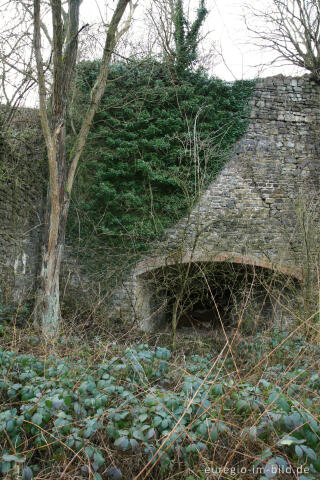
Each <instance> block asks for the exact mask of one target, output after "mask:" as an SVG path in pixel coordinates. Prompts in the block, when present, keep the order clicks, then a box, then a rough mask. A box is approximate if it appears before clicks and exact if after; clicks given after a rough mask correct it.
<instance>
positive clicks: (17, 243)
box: [0, 109, 46, 306]
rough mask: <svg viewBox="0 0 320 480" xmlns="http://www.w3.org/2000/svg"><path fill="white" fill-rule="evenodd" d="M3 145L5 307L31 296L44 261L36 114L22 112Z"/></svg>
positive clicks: (0, 210)
mask: <svg viewBox="0 0 320 480" xmlns="http://www.w3.org/2000/svg"><path fill="white" fill-rule="evenodd" d="M0 142H1V145H0V147H1V148H0V306H6V305H10V304H12V303H14V304H19V303H22V302H24V301H26V300H28V299H30V298H31V297H32V294H33V290H34V285H35V279H36V274H37V271H38V265H39V260H40V238H41V227H42V214H43V196H44V191H45V188H44V178H45V165H46V164H45V155H44V143H43V140H42V135H41V130H40V126H39V121H38V114H37V112H36V111H35V110H32V109H23V110H21V111H19V113H18V115H17V117H16V119H15V120H14V123H13V125H12V126H11V128H10V130H9V131H7V132H2V135H1V139H0Z"/></svg>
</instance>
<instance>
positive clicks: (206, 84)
mask: <svg viewBox="0 0 320 480" xmlns="http://www.w3.org/2000/svg"><path fill="white" fill-rule="evenodd" d="M98 67H99V62H85V63H82V64H81V65H80V66H79V70H78V80H77V93H76V95H75V101H74V107H73V112H71V113H72V114H73V120H72V122H71V123H72V125H71V126H72V128H73V129H74V128H77V118H79V116H81V112H82V110H83V109H84V108H85V107H86V105H87V104H88V102H89V101H90V99H89V98H88V95H89V93H88V92H89V91H90V87H91V86H92V84H93V82H94V81H95V78H96V75H97V72H98ZM252 89H253V82H249V81H242V82H235V83H232V84H231V83H226V82H223V81H222V80H219V79H217V78H210V77H209V76H208V75H206V74H205V73H204V72H203V71H197V72H191V71H186V72H185V73H184V77H183V80H180V81H179V82H176V81H175V80H173V78H172V75H171V73H170V71H169V69H168V68H167V66H166V65H165V64H163V63H160V62H158V61H156V60H154V59H146V60H143V61H138V60H137V61H131V62H130V63H125V62H118V63H115V64H114V65H113V67H112V69H111V72H110V77H109V82H108V85H107V88H106V91H105V94H104V97H103V100H102V103H101V107H100V109H99V111H98V113H97V114H96V116H95V120H94V125H93V129H92V131H91V134H90V136H89V139H88V144H87V147H86V150H85V153H84V155H83V156H84V159H83V160H84V161H83V162H82V164H81V167H80V170H79V174H78V178H77V184H76V186H75V191H74V194H73V208H72V217H71V222H70V228H69V241H72V242H73V243H75V242H76V241H77V244H78V245H79V246H81V245H83V244H84V242H85V244H86V246H90V249H88V248H86V252H87V253H88V254H89V255H93V253H92V252H93V250H92V249H93V247H97V248H99V249H100V251H101V249H103V250H104V251H106V249H107V250H108V253H109V255H108V261H109V262H110V261H111V259H112V258H113V257H112V252H116V260H115V261H116V262H117V263H118V262H119V255H121V253H126V254H127V253H128V251H132V252H135V253H137V252H142V251H144V250H145V249H146V247H147V245H149V244H150V242H151V241H152V240H154V239H155V238H159V236H160V235H161V234H162V233H163V232H164V230H165V229H166V228H167V227H169V226H170V225H172V224H173V223H174V222H176V221H177V220H178V219H179V218H181V216H183V215H184V214H185V212H186V211H187V209H188V208H191V207H192V204H193V202H194V200H195V198H196V193H197V192H198V191H199V188H203V187H205V185H206V184H208V183H209V182H210V181H211V180H212V179H213V178H214V177H215V175H216V174H217V173H218V172H219V171H220V170H221V168H222V166H223V164H224V161H225V159H226V156H227V153H228V151H229V149H230V147H231V146H232V145H233V143H234V142H235V141H236V140H237V139H238V138H239V137H240V136H241V135H242V134H243V133H244V131H245V128H246V125H247V121H248V114H247V102H248V98H249V97H250V94H251V92H252ZM74 112H76V114H75V113H74ZM71 126H70V135H71V134H72V133H71V132H72V128H71ZM195 163H196V164H197V175H195Z"/></svg>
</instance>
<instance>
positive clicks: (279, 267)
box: [135, 252, 302, 281]
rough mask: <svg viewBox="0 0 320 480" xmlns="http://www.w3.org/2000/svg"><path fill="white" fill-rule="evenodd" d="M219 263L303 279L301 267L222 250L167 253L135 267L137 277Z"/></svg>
mask: <svg viewBox="0 0 320 480" xmlns="http://www.w3.org/2000/svg"><path fill="white" fill-rule="evenodd" d="M200 262H201V263H219V262H229V263H236V264H240V265H250V266H252V267H262V268H267V269H268V270H273V271H275V272H278V273H282V274H284V275H289V276H291V277H293V278H296V279H297V280H300V281H302V272H301V269H299V268H295V267H292V266H290V265H286V264H274V263H272V262H270V261H269V260H268V259H266V258H257V257H254V256H250V255H241V254H239V253H234V252H220V253H217V254H214V255H210V256H208V255H207V254H204V253H201V252H195V253H194V254H192V255H190V254H186V255H184V256H183V257H182V258H181V259H179V260H177V259H175V258H172V257H168V256H165V255H162V256H158V257H155V258H149V259H147V260H144V261H142V262H140V263H139V264H138V265H137V266H136V269H135V275H136V276H137V277H140V276H142V275H143V274H146V273H148V272H151V271H153V270H157V269H158V268H163V267H169V266H170V265H178V264H187V263H200Z"/></svg>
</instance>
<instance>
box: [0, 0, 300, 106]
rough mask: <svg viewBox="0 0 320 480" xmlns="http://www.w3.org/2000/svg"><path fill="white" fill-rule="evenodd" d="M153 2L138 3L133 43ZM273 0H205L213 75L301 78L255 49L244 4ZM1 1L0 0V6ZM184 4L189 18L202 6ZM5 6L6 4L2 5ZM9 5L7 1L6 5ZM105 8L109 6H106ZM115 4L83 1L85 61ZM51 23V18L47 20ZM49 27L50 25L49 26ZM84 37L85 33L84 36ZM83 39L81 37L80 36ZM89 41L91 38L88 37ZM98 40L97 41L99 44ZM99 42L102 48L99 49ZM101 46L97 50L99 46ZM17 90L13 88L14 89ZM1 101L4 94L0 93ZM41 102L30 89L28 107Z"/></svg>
mask: <svg viewBox="0 0 320 480" xmlns="http://www.w3.org/2000/svg"><path fill="white" fill-rule="evenodd" d="M135 1H136V0H135ZM153 1H154V0H138V8H137V9H136V10H135V13H134V18H133V21H132V23H131V26H130V30H129V33H128V35H129V38H130V40H131V42H132V43H133V44H137V42H138V41H139V40H141V39H142V40H145V39H146V37H147V23H146V18H145V9H146V7H150V5H152V4H153ZM271 1H272V0H259V1H258V0H206V7H207V8H208V10H209V14H208V16H207V19H206V23H205V25H204V26H203V30H202V31H203V32H204V33H207V36H206V38H205V40H204V41H203V43H202V45H201V49H200V50H201V51H200V54H201V55H202V57H204V58H206V57H208V52H212V51H213V52H214V55H213V57H210V58H213V62H212V63H211V69H210V71H209V72H210V74H212V75H214V76H217V77H219V78H221V79H223V80H226V81H233V80H241V79H250V78H257V77H266V76H271V75H277V74H280V73H282V74H285V75H299V74H302V73H304V72H303V71H301V70H300V71H298V70H297V68H296V67H292V66H288V65H287V66H283V65H282V64H279V62H278V63H277V64H276V65H273V66H272V67H271V66H270V63H271V61H272V60H273V59H274V56H275V55H274V54H273V53H272V52H268V51H267V50H266V49H265V48H264V49H262V50H261V49H258V47H255V46H254V39H253V38H252V37H251V36H250V33H249V32H248V30H247V28H246V25H245V21H244V16H247V17H248V10H247V9H246V7H244V2H246V4H247V5H248V6H249V7H250V6H251V7H252V6H253V7H257V6H258V7H259V8H261V9H264V8H265V7H266V6H267V4H268V3H269V2H271ZM1 2H2V0H0V3H1ZM184 2H185V5H186V6H188V7H189V12H190V16H191V18H192V15H193V16H194V15H195V12H196V9H197V7H198V5H199V0H184ZM2 3H3V2H2ZM4 4H7V2H4ZM106 5H107V6H108V7H106ZM115 5H116V0H83V1H82V5H81V9H80V20H81V21H80V25H85V24H89V27H88V28H87V29H85V30H84V32H86V33H87V35H88V34H89V35H91V39H92V41H91V43H88V42H87V45H89V47H86V48H88V49H89V50H88V51H89V54H88V51H87V52H86V55H84V56H83V58H92V59H93V58H99V57H100V56H101V52H102V46H103V43H104V40H105V35H104V30H105V29H104V30H103V29H102V30H100V32H101V34H102V35H101V36H100V37H99V36H97V35H96V31H97V29H98V28H99V27H98V26H99V25H100V29H101V25H102V22H101V20H103V21H104V22H106V21H107V20H108V19H110V17H111V13H112V9H113V8H114V7H115ZM45 20H46V21H48V22H49V23H50V16H48V17H46V18H45ZM6 21H7V20H6V19H5V18H4V17H3V18H2V20H1V19H0V29H1V28H3V29H4V30H5V27H6ZM49 27H50V25H49ZM82 37H83V38H84V33H83V34H82ZM80 38H81V37H80ZM86 38H88V37H86ZM97 39H98V42H97ZM99 43H100V48H99ZM97 45H98V47H97ZM49 56H50V49H49V48H48V47H47V49H45V51H44V58H46V57H48V58H49ZM10 88H11V87H9V93H10ZM13 91H14V89H13ZM0 101H1V91H0ZM37 101H38V94H37V89H36V88H34V89H32V90H30V92H29V94H28V96H27V98H25V105H26V106H35V105H36V104H37Z"/></svg>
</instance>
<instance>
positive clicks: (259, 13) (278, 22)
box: [246, 0, 320, 82]
mask: <svg viewBox="0 0 320 480" xmlns="http://www.w3.org/2000/svg"><path fill="white" fill-rule="evenodd" d="M249 11H250V13H251V18H252V23H251V22H250V20H247V21H246V23H247V27H248V29H249V31H250V32H252V33H253V34H254V36H255V38H256V39H257V41H258V44H259V46H261V47H263V48H266V47H267V48H270V49H272V50H273V51H275V52H276V53H277V54H278V56H277V58H276V60H285V61H287V62H288V63H289V64H293V65H296V66H297V67H301V68H304V69H306V70H308V71H309V72H311V74H312V77H313V78H314V79H315V80H316V81H317V82H320V2H319V0H270V2H269V4H267V7H266V8H265V9H264V10H259V9H256V8H253V7H249ZM276 60H275V61H276Z"/></svg>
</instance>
